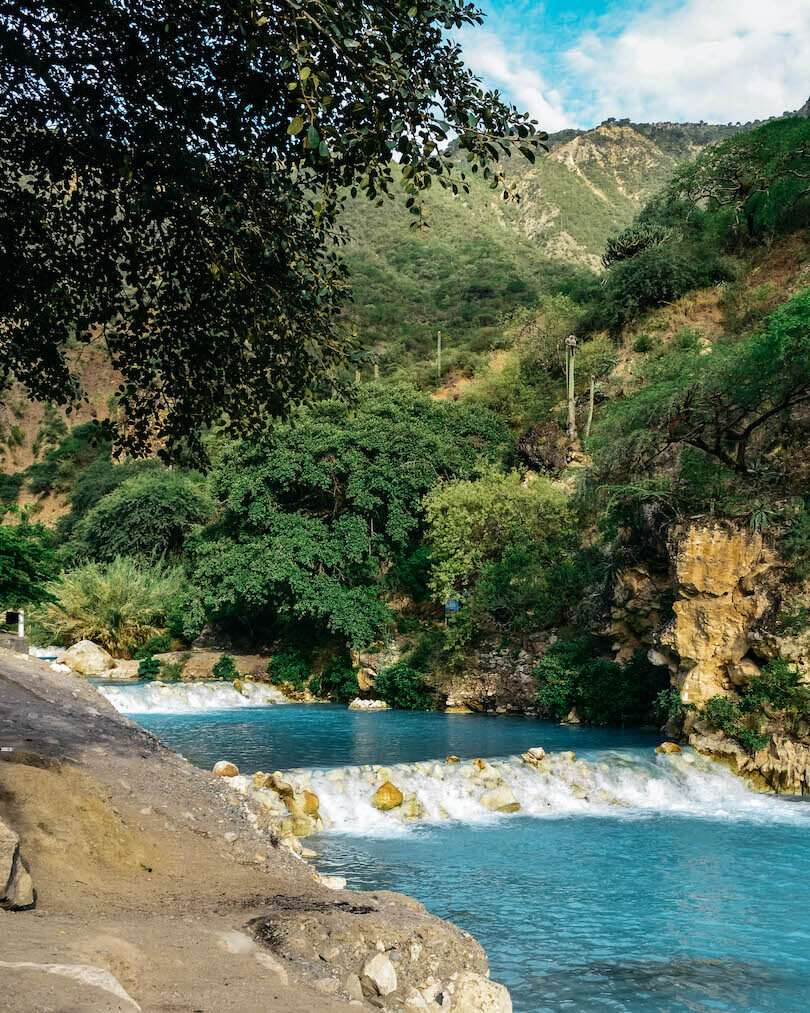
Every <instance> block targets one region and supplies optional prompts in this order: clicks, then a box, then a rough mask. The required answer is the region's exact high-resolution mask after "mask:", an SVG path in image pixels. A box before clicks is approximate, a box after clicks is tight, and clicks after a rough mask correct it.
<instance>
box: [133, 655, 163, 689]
mask: <svg viewBox="0 0 810 1013" xmlns="http://www.w3.org/2000/svg"><path fill="white" fill-rule="evenodd" d="M159 675H160V662H159V661H158V660H157V658H153V657H152V655H151V654H150V655H148V656H147V657H146V658H143V660H142V661H141V663H140V665H138V678H139V679H144V680H148V681H150V682H151V681H152V679H157V677H158V676H159Z"/></svg>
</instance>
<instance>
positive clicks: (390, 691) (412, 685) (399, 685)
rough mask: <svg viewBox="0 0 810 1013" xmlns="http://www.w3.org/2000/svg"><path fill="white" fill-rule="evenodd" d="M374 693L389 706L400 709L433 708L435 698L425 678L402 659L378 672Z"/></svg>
mask: <svg viewBox="0 0 810 1013" xmlns="http://www.w3.org/2000/svg"><path fill="white" fill-rule="evenodd" d="M374 694H375V696H377V697H379V698H380V699H381V700H385V702H386V703H387V704H388V706H389V707H396V708H398V709H400V710H432V709H433V698H432V695H431V692H430V690H429V689H428V687H427V686H426V685H425V681H424V679H423V678H422V676H421V675H420V674H419V672H417V671H416V670H415V669H413V668H411V667H410V665H406V664H405V663H404V662H402V661H399V662H397V663H396V665H391V666H390V667H389V668H385V669H383V670H382V672H380V673H379V674H378V676H377V678H376V679H375V680H374Z"/></svg>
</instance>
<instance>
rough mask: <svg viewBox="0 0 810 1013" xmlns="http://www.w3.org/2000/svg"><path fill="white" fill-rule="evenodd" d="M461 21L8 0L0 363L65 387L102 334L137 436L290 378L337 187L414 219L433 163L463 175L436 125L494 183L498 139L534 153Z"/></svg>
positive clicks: (331, 10)
mask: <svg viewBox="0 0 810 1013" xmlns="http://www.w3.org/2000/svg"><path fill="white" fill-rule="evenodd" d="M480 20H481V15H480V14H479V12H478V11H477V10H476V9H475V8H474V7H473V6H471V5H469V4H466V3H464V2H462V0H427V2H426V3H422V4H420V5H419V7H418V9H417V8H413V7H411V6H409V5H408V4H404V3H397V4H393V5H390V4H368V3H364V4H360V3H356V2H351V3H348V4H346V3H341V4H336V3H332V2H329V0H305V2H304V3H298V2H292V0H282V2H280V3H278V4H276V5H274V6H272V7H268V6H266V5H259V4H256V3H255V2H254V0H235V2H232V3H227V4H225V3H219V2H215V3H206V4H202V5H200V4H195V3H188V2H185V0H151V2H149V3H146V4H139V5H134V6H133V5H128V4H124V3H120V2H107V0H94V2H93V3H91V4H90V5H89V6H88V5H85V4H80V5H71V4H67V5H66V4H61V3H51V2H47V0H30V2H24V3H17V4H13V5H5V6H4V7H3V8H2V9H0V33H2V38H3V40H4V44H3V45H2V46H0V77H2V79H3V81H4V83H5V87H4V88H3V91H2V98H1V99H0V123H2V130H0V165H2V167H3V171H2V173H1V174H0V254H1V255H0V264H2V276H1V277H0V293H2V294H1V295H0V319H2V320H3V321H4V326H3V328H2V338H0V374H1V375H0V379H2V381H5V380H6V379H7V377H8V374H9V372H10V371H13V372H14V373H15V374H16V376H17V378H18V379H19V380H21V381H22V382H23V383H25V384H26V386H27V387H28V389H29V390H30V391H31V393H32V394H33V395H34V396H35V397H38V398H42V399H47V400H51V401H54V400H55V401H58V402H60V403H66V402H69V401H74V400H75V399H76V396H77V382H76V377H75V376H74V375H73V374H72V371H71V364H70V358H69V354H68V353H69V347H70V343H71V342H73V341H79V342H88V341H90V340H92V339H94V338H95V337H97V336H98V335H99V334H101V336H102V337H103V340H104V343H105V345H106V347H107V348H108V349H109V352H110V355H111V357H112V361H113V363H114V365H115V366H116V368H117V369H118V370H119V371H120V372H121V374H122V377H123V380H122V386H121V394H122V410H123V413H124V422H125V424H124V425H122V426H120V427H119V431H118V437H119V439H120V440H121V441H122V442H124V443H125V444H126V445H127V446H128V447H130V448H132V449H134V450H135V451H138V452H141V453H144V452H146V451H148V450H149V449H150V448H152V447H153V446H154V441H155V438H156V437H157V438H159V439H162V440H163V441H165V442H164V449H165V450H166V451H167V452H172V451H173V450H175V449H177V447H178V446H180V445H181V444H182V443H184V442H187V441H191V442H192V443H193V444H194V445H195V446H196V447H197V449H198V450H199V449H200V443H199V437H200V435H201V429H202V427H204V426H205V425H206V424H208V423H211V422H216V421H218V420H220V419H221V417H222V416H223V414H224V416H225V418H226V420H227V422H228V423H229V424H230V425H231V426H232V427H233V428H234V429H235V430H240V429H242V428H243V427H244V425H245V424H247V423H253V424H259V423H261V422H262V421H263V420H264V417H265V415H266V413H268V412H270V413H275V412H280V411H282V410H284V409H285V408H286V407H287V405H288V404H289V402H290V401H291V400H293V401H295V400H300V399H302V398H305V397H307V396H309V395H311V393H312V392H313V390H314V389H315V388H316V387H317V386H318V385H319V384H320V383H321V382H322V381H323V380H324V379H325V378H326V377H328V376H329V374H330V371H333V370H334V367H335V366H336V365H337V364H338V363H339V362H340V361H341V359H342V356H343V352H344V346H345V340H344V338H343V337H342V336H341V334H340V333H339V332H338V331H337V330H336V328H335V326H334V317H335V312H336V309H337V306H338V305H339V302H340V300H341V298H342V296H343V294H344V292H345V282H344V272H343V268H342V265H341V263H340V261H339V258H338V256H337V252H336V251H337V246H338V245H339V244H340V243H341V242H343V241H344V239H345V236H344V233H343V231H342V229H341V228H340V226H339V224H338V221H337V216H338V212H339V210H340V206H341V203H342V200H343V195H345V193H346V192H347V188H351V189H352V190H353V192H357V191H360V192H362V193H363V194H365V195H366V196H367V197H368V198H370V199H377V198H379V197H380V196H381V195H386V194H388V193H390V192H392V191H393V190H394V189H395V187H396V188H400V187H401V189H402V190H403V191H404V196H405V199H406V202H407V205H408V207H409V209H410V210H411V211H412V212H413V213H414V215H415V216H416V217H418V216H419V214H420V203H419V195H420V193H421V192H422V191H423V190H425V189H427V188H428V187H429V186H430V184H431V182H432V181H433V180H438V182H439V183H441V184H442V185H444V186H448V187H450V188H451V189H452V190H453V192H454V193H456V192H459V190H460V189H463V187H464V186H465V179H464V175H465V173H464V172H463V171H458V172H457V171H456V170H455V164H454V161H453V159H452V158H451V157H450V155H449V154H448V153H447V152H446V151H445V150H443V147H442V142H443V141H445V140H446V139H447V137H448V135H449V133H450V131H452V132H453V133H454V134H455V135H456V138H457V144H458V147H459V149H460V150H461V151H462V152H464V153H465V154H466V155H468V156H469V168H470V169H472V170H477V169H479V168H480V169H482V170H483V172H484V173H485V174H486V175H487V177H488V178H490V180H491V183H492V185H493V186H494V187H495V189H498V187H499V186H502V185H503V184H502V183H501V182H500V181H499V179H498V176H497V174H493V172H492V169H491V167H490V166H491V164H493V163H497V161H498V159H499V158H500V157H501V156H502V155H503V154H504V153H505V152H506V153H509V152H510V151H511V146H512V142H515V143H516V144H517V146H518V147H520V148H521V149H524V150H525V151H526V152H527V154H528V155H529V156H530V157H533V154H532V150H531V149H532V147H533V146H534V142H533V141H530V137H531V136H532V135H533V134H534V129H533V124H532V123H531V122H530V121H529V120H528V118H527V117H526V116H524V115H521V114H519V113H518V112H517V110H515V109H513V108H510V107H508V106H506V105H504V103H503V102H502V100H501V99H500V97H499V95H498V93H491V92H484V91H483V89H482V88H481V87H480V85H479V82H478V81H477V80H476V79H475V78H474V77H473V75H472V74H471V73H470V72H469V71H468V70H467V69H466V68H465V67H464V64H463V62H462V59H461V49H460V46H459V45H458V44H457V43H455V42H454V41H452V39H451V38H450V36H449V34H448V33H449V32H451V31H452V30H453V29H457V28H460V27H462V26H466V25H473V24H477V23H478V22H480ZM392 153H396V156H397V161H396V162H394V161H392Z"/></svg>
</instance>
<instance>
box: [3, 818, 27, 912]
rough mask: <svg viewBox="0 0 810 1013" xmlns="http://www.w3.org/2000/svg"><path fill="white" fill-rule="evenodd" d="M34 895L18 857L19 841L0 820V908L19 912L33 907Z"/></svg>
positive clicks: (24, 868)
mask: <svg viewBox="0 0 810 1013" xmlns="http://www.w3.org/2000/svg"><path fill="white" fill-rule="evenodd" d="M35 900H36V895H35V893H34V884H33V881H32V879H31V876H30V874H29V872H28V869H26V867H25V866H24V865H23V860H22V857H21V856H20V839H19V837H18V836H17V834H16V833H15V832H14V831H13V830H12V829H11V827H9V826H8V825H7V824H5V823H4V822H3V821H2V820H0V908H5V909H6V910H7V911H20V910H23V909H24V908H30V907H33V906H34V902H35Z"/></svg>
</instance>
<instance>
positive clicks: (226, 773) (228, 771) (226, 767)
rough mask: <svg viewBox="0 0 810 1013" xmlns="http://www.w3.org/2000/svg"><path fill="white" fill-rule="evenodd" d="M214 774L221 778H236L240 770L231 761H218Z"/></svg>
mask: <svg viewBox="0 0 810 1013" xmlns="http://www.w3.org/2000/svg"><path fill="white" fill-rule="evenodd" d="M214 773H215V774H219V776H220V777H236V776H237V775H238V774H239V768H238V767H237V766H236V764H235V763H231V762H230V760H217V762H216V763H215V764H214Z"/></svg>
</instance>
